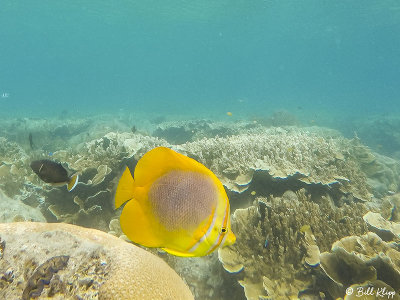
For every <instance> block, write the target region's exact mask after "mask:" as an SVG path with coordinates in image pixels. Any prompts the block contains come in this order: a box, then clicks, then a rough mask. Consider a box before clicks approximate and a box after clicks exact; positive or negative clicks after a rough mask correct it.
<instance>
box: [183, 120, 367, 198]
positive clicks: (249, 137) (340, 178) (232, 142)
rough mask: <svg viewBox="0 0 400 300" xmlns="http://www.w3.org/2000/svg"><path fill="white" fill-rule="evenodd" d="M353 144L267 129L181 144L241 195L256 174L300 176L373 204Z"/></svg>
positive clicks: (312, 134) (304, 131) (318, 135)
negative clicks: (370, 201)
mask: <svg viewBox="0 0 400 300" xmlns="http://www.w3.org/2000/svg"><path fill="white" fill-rule="evenodd" d="M352 147H353V145H352V142H351V141H350V140H347V139H344V138H341V137H335V138H333V137H332V136H331V135H330V131H328V132H327V133H326V134H322V133H321V132H309V131H308V130H307V129H299V128H287V129H282V128H273V129H267V130H265V129H263V130H260V132H259V133H250V134H241V135H235V136H230V137H225V138H219V137H216V138H210V139H202V140H199V141H196V142H191V143H186V144H183V145H179V146H176V149H178V150H180V151H182V152H184V153H185V154H187V155H189V156H192V157H194V158H195V159H197V160H199V161H200V162H202V163H203V164H205V165H206V166H207V167H209V168H211V170H212V171H214V172H215V173H216V174H217V175H218V177H219V178H220V179H221V181H222V182H223V184H224V185H225V186H226V187H227V188H228V189H231V190H233V191H236V192H243V191H245V190H247V188H248V187H249V185H250V183H251V182H252V179H253V177H254V176H255V174H254V173H255V172H257V173H260V174H261V175H264V176H265V173H267V175H269V176H272V178H273V179H278V180H279V179H286V178H291V177H293V178H295V179H296V180H298V181H300V182H302V183H305V184H309V185H310V184H312V185H326V186H328V185H329V186H330V188H337V189H338V190H339V191H340V192H342V193H344V194H349V193H350V194H352V195H353V196H354V197H356V198H358V199H361V200H370V199H371V196H372V195H371V193H370V191H369V187H368V184H367V178H366V176H365V174H364V173H363V172H362V170H361V169H360V163H359V162H358V161H357V158H356V157H355V156H354V155H352Z"/></svg>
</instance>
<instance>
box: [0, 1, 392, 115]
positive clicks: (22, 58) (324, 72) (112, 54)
mask: <svg viewBox="0 0 400 300" xmlns="http://www.w3.org/2000/svg"><path fill="white" fill-rule="evenodd" d="M399 53H400V3H399V2H398V1H379V0H376V1H371V0H358V1H259V0H254V1H244V0H234V1H209V0H207V1H204V0H203V1H178V0H174V1H165V0H164V1H162V0H159V1H154V0H153V1H120V0H117V1H40V2H36V1H8V0H3V1H1V3H0V93H1V94H2V95H3V94H5V95H3V97H2V98H0V111H1V114H2V115H3V114H5V113H6V114H7V115H9V114H10V113H11V114H14V113H15V114H18V115H28V116H30V115H36V116H46V115H49V114H53V113H54V112H59V111H63V110H68V111H69V112H70V113H72V114H86V113H90V114H93V113H94V114H96V113H97V112H111V113H113V112H118V111H119V110H121V109H122V110H124V111H149V112H156V113H160V114H172V113H174V114H189V115H196V114H202V115H210V116H214V117H218V116H222V117H224V116H225V113H226V112H227V111H232V112H233V113H234V116H235V117H237V118H247V117H249V116H254V115H258V116H259V115H263V114H270V113H272V112H273V111H275V110H281V109H285V110H287V111H289V112H291V113H294V114H296V115H298V117H299V118H303V117H304V118H311V119H318V118H319V119H320V122H324V120H325V119H326V118H327V119H332V118H338V117H344V116H345V117H350V118H353V117H360V116H361V117H362V116H365V115H369V114H376V113H387V112H395V113H398V112H399V108H398V107H399V105H398V104H399V103H400V97H399V95H400V55H399Z"/></svg>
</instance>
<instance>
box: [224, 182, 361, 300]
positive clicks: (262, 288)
mask: <svg viewBox="0 0 400 300" xmlns="http://www.w3.org/2000/svg"><path fill="white" fill-rule="evenodd" d="M364 213H365V207H364V205H363V204H356V203H352V204H349V205H343V206H341V207H336V206H335V205H334V203H333V202H332V199H331V198H330V197H329V196H327V195H326V196H321V197H320V199H318V203H316V202H313V201H311V199H310V197H308V196H307V195H306V194H305V191H304V190H300V191H298V192H297V193H294V192H292V191H287V192H285V194H284V195H283V196H282V197H281V198H278V197H270V198H268V199H267V198H258V204H257V205H255V206H250V207H249V208H246V209H237V210H236V211H235V212H234V214H233V217H232V230H233V232H234V233H235V235H236V237H237V241H236V243H235V244H233V245H231V246H229V247H225V248H222V249H219V258H220V260H221V262H222V263H223V265H224V266H225V267H226V269H227V270H228V271H232V270H233V271H238V270H240V269H241V268H242V267H243V271H242V272H241V273H239V274H240V276H241V278H242V279H240V283H241V285H243V287H244V289H245V293H246V295H255V296H248V297H247V299H250V300H253V299H258V297H267V296H268V297H272V298H273V299H279V298H285V297H297V295H298V293H299V291H301V290H304V289H306V288H312V284H313V277H312V275H311V273H312V272H311V271H312V269H313V268H312V267H309V266H307V264H306V263H305V262H306V259H307V257H308V252H307V248H308V246H309V244H310V243H309V242H307V238H306V237H305V235H304V234H303V233H301V232H300V228H302V227H303V226H304V225H309V226H310V228H312V232H313V235H314V237H315V245H318V247H319V249H320V251H326V250H328V249H330V246H331V245H332V243H333V242H335V241H337V240H339V239H340V238H342V237H344V236H347V235H349V234H364V233H366V232H367V228H366V225H365V223H364V221H363V219H362V216H363V215H364Z"/></svg>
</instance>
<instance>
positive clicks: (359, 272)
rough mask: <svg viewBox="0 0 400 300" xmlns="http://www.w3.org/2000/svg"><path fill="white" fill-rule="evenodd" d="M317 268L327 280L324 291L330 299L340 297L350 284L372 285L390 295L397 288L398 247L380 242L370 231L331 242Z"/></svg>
mask: <svg viewBox="0 0 400 300" xmlns="http://www.w3.org/2000/svg"><path fill="white" fill-rule="evenodd" d="M321 267H322V269H323V270H324V272H325V274H326V275H327V276H328V277H329V278H330V279H331V283H330V284H328V285H329V286H328V290H329V291H330V293H331V296H332V297H334V298H336V297H343V296H344V295H345V289H346V288H348V287H350V286H354V285H356V286H357V285H358V286H362V285H366V284H369V285H370V286H374V284H375V283H376V284H377V285H376V286H375V291H376V289H377V288H378V287H382V286H385V287H386V288H387V290H388V291H392V292H393V291H395V292H396V291H399V289H400V252H399V248H398V245H397V243H394V242H385V241H383V240H382V239H381V238H380V237H379V236H378V235H377V234H375V233H373V232H368V233H367V234H365V235H361V236H349V237H344V238H342V239H340V240H339V241H337V242H335V243H334V244H333V245H332V250H331V252H324V253H322V254H321ZM376 280H379V281H382V282H378V283H377V282H376ZM397 296H398V295H397ZM347 299H352V298H351V297H350V298H349V297H347Z"/></svg>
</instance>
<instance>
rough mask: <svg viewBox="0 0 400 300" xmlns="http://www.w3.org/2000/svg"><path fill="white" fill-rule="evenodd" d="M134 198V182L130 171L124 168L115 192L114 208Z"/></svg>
mask: <svg viewBox="0 0 400 300" xmlns="http://www.w3.org/2000/svg"><path fill="white" fill-rule="evenodd" d="M133 196H134V180H133V177H132V174H131V171H130V170H129V168H128V167H126V169H125V171H124V173H123V174H122V176H121V178H120V180H119V183H118V187H117V191H116V192H115V208H118V207H120V206H121V205H122V204H124V203H125V202H126V201H128V200H130V199H132V198H133Z"/></svg>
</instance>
